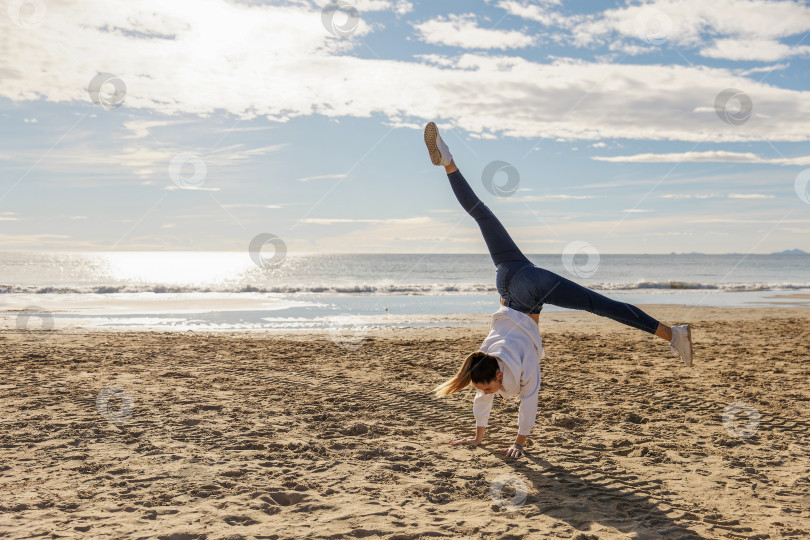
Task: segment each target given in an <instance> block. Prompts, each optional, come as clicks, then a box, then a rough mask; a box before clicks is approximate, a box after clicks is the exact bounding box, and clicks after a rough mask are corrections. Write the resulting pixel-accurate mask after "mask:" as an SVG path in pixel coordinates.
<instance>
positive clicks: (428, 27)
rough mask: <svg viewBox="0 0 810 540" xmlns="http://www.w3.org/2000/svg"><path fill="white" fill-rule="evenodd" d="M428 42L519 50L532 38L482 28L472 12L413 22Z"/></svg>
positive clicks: (533, 39) (508, 31)
mask: <svg viewBox="0 0 810 540" xmlns="http://www.w3.org/2000/svg"><path fill="white" fill-rule="evenodd" d="M414 28H416V30H417V31H418V32H419V33H420V35H421V37H422V39H423V40H424V41H426V42H427V43H433V44H439V45H449V46H451V47H462V48H465V49H519V48H523V47H529V46H531V45H532V44H533V43H534V41H535V38H534V37H532V36H529V35H526V34H523V33H521V32H518V31H515V30H492V29H488V28H482V27H480V26H479V25H478V23H477V22H476V18H475V15H473V14H468V15H450V16H448V17H447V18H444V17H440V18H438V19H434V20H431V21H426V22H423V23H420V24H415V25H414Z"/></svg>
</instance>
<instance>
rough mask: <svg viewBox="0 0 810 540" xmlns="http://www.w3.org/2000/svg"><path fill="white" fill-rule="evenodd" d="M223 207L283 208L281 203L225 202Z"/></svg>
mask: <svg viewBox="0 0 810 540" xmlns="http://www.w3.org/2000/svg"><path fill="white" fill-rule="evenodd" d="M222 207H223V208H267V209H271V210H275V209H279V208H282V206H281V205H280V204H223V205H222Z"/></svg>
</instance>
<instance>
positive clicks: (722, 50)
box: [700, 39, 810, 62]
mask: <svg viewBox="0 0 810 540" xmlns="http://www.w3.org/2000/svg"><path fill="white" fill-rule="evenodd" d="M700 54H701V55H702V56H706V57H708V58H725V59H726V60H758V61H761V62H777V61H779V60H781V59H783V58H788V57H791V56H807V55H808V54H810V46H807V45H800V46H790V45H785V44H784V43H779V42H778V41H774V40H767V39H761V40H755V41H752V40H750V39H716V40H714V43H712V45H711V46H710V47H706V48H703V49H701V51H700Z"/></svg>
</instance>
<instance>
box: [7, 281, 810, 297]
mask: <svg viewBox="0 0 810 540" xmlns="http://www.w3.org/2000/svg"><path fill="white" fill-rule="evenodd" d="M587 287H588V288H589V289H593V290H596V291H608V292H620V291H639V292H643V291H647V292H650V293H654V292H666V291H690V290H694V291H717V292H738V291H739V292H743V291H769V290H796V289H810V283H807V282H771V283H763V282H759V283H756V282H752V283H708V282H705V283H704V282H689V281H637V282H634V283H627V282H624V283H619V282H600V283H590V284H588V285H587ZM496 292H497V289H496V288H495V286H494V285H484V284H458V283H433V284H405V285H396V284H355V285H280V286H257V285H245V284H242V285H231V286H217V287H213V286H196V285H168V284H137V285H136V284H119V285H75V286H67V285H64V286H56V285H49V286H25V285H0V294H138V293H153V294H184V293H185V294H188V293H220V294H222V293H226V294H238V293H259V294H285V295H289V294H337V295H342V294H347V295H372V294H385V295H450V294H489V293H496Z"/></svg>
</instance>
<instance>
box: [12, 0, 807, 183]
mask: <svg viewBox="0 0 810 540" xmlns="http://www.w3.org/2000/svg"><path fill="white" fill-rule="evenodd" d="M704 3H706V2H704ZM687 4H688V5H692V3H691V0H690V1H689V2H687ZM383 5H385V9H394V8H395V4H393V3H391V2H382V3H379V4H369V6H368V7H370V8H374V9H382V6H383ZM731 19H733V17H732V18H731ZM791 29H792V27H790V28H788V30H791ZM788 30H784V31H788ZM371 31H372V28H371V27H370V26H367V25H361V27H360V29H358V33H357V34H355V36H354V37H362V36H363V35H365V34H364V33H366V34H367V33H368V32H371ZM0 33H2V35H4V36H10V37H9V38H8V39H4V40H2V41H0V73H2V74H3V76H2V77H0V96H4V97H7V98H9V99H11V100H13V101H22V100H32V99H43V100H46V101H50V102H62V103H64V102H77V101H78V102H81V103H84V104H88V105H89V97H88V94H87V85H88V82H89V80H90V79H91V78H92V77H93V76H94V74H95V73H97V72H98V71H105V72H110V73H115V74H116V75H118V76H119V77H121V78H122V79H123V80H124V81H125V82H126V84H127V88H128V94H127V96H126V100H125V102H124V105H123V106H122V108H120V109H117V110H115V111H105V110H103V109H101V108H96V113H95V114H97V115H99V116H101V115H104V114H121V113H123V112H124V111H125V110H127V109H129V110H130V111H131V112H133V113H135V112H143V113H144V114H150V115H153V116H154V115H160V114H162V115H167V116H171V115H179V114H184V113H185V114H196V115H201V116H207V115H212V114H221V113H230V114H233V115H236V116H239V117H241V118H246V119H247V118H254V117H260V116H265V117H268V118H270V119H273V120H278V121H282V122H283V121H287V120H289V119H291V118H294V117H299V116H309V115H323V116H327V117H330V118H340V117H359V118H370V117H372V116H375V115H380V116H382V117H385V118H387V119H388V121H390V122H391V123H392V124H393V125H419V124H420V123H421V121H422V120H427V119H433V118H435V116H436V112H437V110H439V109H440V110H441V112H442V114H443V120H444V121H445V122H446V124H447V125H449V126H453V127H457V128H461V129H462V130H466V131H467V132H468V133H469V134H470V135H471V136H472V137H476V138H493V137H495V136H508V137H525V138H540V137H542V138H547V139H550V140H554V139H556V138H562V139H566V140H577V139H585V140H593V141H595V140H600V139H612V138H628V139H642V140H643V139H648V140H687V141H712V142H715V143H716V142H731V141H755V140H770V141H780V140H784V141H805V140H807V139H808V138H810V92H808V91H799V90H790V89H782V88H778V87H774V86H769V85H767V84H765V83H762V82H757V81H755V80H752V79H748V78H745V77H743V76H741V75H739V74H738V73H736V72H734V71H732V70H728V69H720V68H708V67H701V66H697V67H692V66H677V65H671V66H666V65H632V64H618V65H608V64H605V63H602V62H587V61H576V60H570V59H555V60H553V61H551V62H550V63H538V62H531V61H528V60H525V59H522V58H514V57H508V56H488V55H485V54H463V55H461V56H455V57H444V56H439V55H433V56H432V57H431V58H430V59H427V58H424V59H422V60H417V61H413V60H408V61H397V60H385V59H383V60H380V59H376V58H357V57H352V56H350V55H349V53H350V52H351V51H352V48H353V47H355V46H356V43H355V42H354V41H353V39H354V38H352V37H350V38H346V39H337V38H334V37H333V36H331V35H329V34H328V33H327V32H326V30H325V29H324V28H323V26H322V24H321V20H320V12H319V11H318V10H316V9H313V8H312V7H311V6H310V5H309V4H304V3H301V4H299V5H297V6H277V5H254V6H249V7H248V6H246V5H244V4H232V3H226V2H223V1H222V0H199V1H195V2H194V3H193V4H190V3H183V2H179V1H178V2H170V3H161V2H158V1H157V0H146V1H144V2H127V3H115V4H112V3H109V2H102V1H101V0H87V1H86V2H85V3H83V4H82V8H81V9H78V8H77V7H76V6H75V5H67V4H60V3H57V2H54V3H52V4H49V7H48V17H47V18H46V19H45V21H44V22H43V24H42V26H40V27H38V28H37V29H36V31H23V30H22V29H20V28H18V27H16V26H14V25H13V23H12V22H11V21H10V19H9V18H8V17H0ZM153 34H159V35H161V36H171V39H168V38H160V37H157V38H155V37H148V36H151V35H153ZM257 51H261V54H257ZM729 87H734V88H740V89H743V90H744V91H745V92H746V93H748V94H749V95H750V96H751V97H752V99H753V101H754V104H755V105H754V106H755V110H756V112H757V115H758V116H754V117H752V118H751V119H750V120H749V121H748V122H746V123H745V124H742V125H736V126H731V125H729V124H726V123H724V122H722V121H721V120H720V119H719V118H718V117H717V115H716V114H715V113H714V111H713V109H712V107H713V104H714V99H715V97H716V96H717V94H718V92H719V91H720V90H722V89H724V88H729ZM516 104H520V106H516ZM766 117H767V118H766ZM538 118H542V119H543V121H542V122H539V121H537V119H538ZM416 119H419V120H416ZM150 121H152V120H151V119H150ZM134 127H135V128H136V129H135V131H134V132H135V133H136V134H138V135H142V134H143V133H144V131H143V130H144V129H148V127H147V128H144V125H143V124H141V125H138V124H137V123H136V124H135V125H134ZM148 151H149V152H150V153H152V154H153V155H152V156H147V155H142V154H141V153H140V152H139V151H135V152H134V155H132V156H129V157H130V158H131V162H132V163H130V164H128V166H134V167H135V169H136V170H159V168H158V166H157V164H159V163H160V160H161V159H162V160H165V161H168V159H171V157H172V156H171V155H168V159H166V157H167V156H166V155H165V154H167V152H166V151H162V150H155V149H148ZM94 153H95V154H98V151H97V149H96V150H95V152H94ZM158 153H161V154H163V155H161V156H158V155H157V154H158ZM118 157H121V156H118ZM123 157H124V158H127V156H126V151H125V153H124V156H123ZM222 159H225V156H222ZM110 161H112V156H111V157H110Z"/></svg>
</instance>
